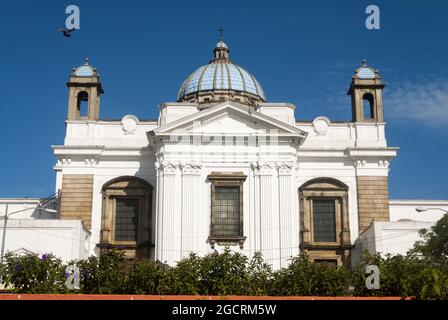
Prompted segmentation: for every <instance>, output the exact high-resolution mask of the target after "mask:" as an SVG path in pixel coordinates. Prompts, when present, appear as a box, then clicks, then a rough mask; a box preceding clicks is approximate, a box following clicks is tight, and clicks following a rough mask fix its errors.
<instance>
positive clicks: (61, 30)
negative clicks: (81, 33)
mask: <svg viewBox="0 0 448 320" xmlns="http://www.w3.org/2000/svg"><path fill="white" fill-rule="evenodd" d="M57 30H58V31H60V32H62V34H63V35H64V37H66V38H68V37H71V34H70V33H71V32H73V31H75V28H71V29H64V28H57Z"/></svg>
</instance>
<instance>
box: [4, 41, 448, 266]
mask: <svg viewBox="0 0 448 320" xmlns="http://www.w3.org/2000/svg"><path fill="white" fill-rule="evenodd" d="M213 54H214V56H213V59H212V60H211V61H210V62H209V63H208V64H206V65H204V66H202V67H200V68H198V69H197V70H196V71H194V72H193V73H192V74H191V75H190V76H189V77H188V78H187V79H186V80H185V81H184V82H183V83H182V85H181V88H180V90H179V92H178V96H177V100H176V102H166V103H162V104H160V106H159V118H158V119H157V120H154V121H146V120H139V119H138V118H137V117H135V116H133V115H125V116H124V117H123V118H122V119H121V120H116V121H115V120H103V119H101V117H100V97H101V95H102V94H103V89H102V84H101V81H100V77H99V75H98V73H97V70H96V69H95V68H94V67H93V66H92V65H91V64H90V63H89V62H88V61H86V62H85V63H84V64H83V65H81V66H79V67H78V68H75V69H74V70H73V72H72V74H71V76H70V78H69V82H68V83H67V86H68V90H69V94H68V100H69V101H68V115H67V120H66V137H65V141H64V144H63V145H54V146H53V151H54V155H55V157H56V159H57V162H56V165H55V166H54V169H55V171H56V188H55V190H56V191H57V192H59V195H60V196H59V198H58V199H57V207H58V214H57V216H56V217H53V218H56V219H53V220H56V221H54V223H58V222H59V223H68V222H67V221H74V223H80V224H82V226H83V229H84V231H82V232H81V233H79V232H80V231H79V230H78V229H79V227H76V228H77V229H76V230H77V231H76V232H75V233H76V234H77V235H79V237H80V238H79V241H75V242H74V243H72V244H71V246H74V247H75V249H74V252H76V253H79V252H81V253H79V255H78V258H79V257H84V256H87V255H90V254H98V253H99V252H101V250H108V249H111V248H120V249H124V250H125V251H126V254H127V255H128V256H129V257H146V258H150V259H155V260H160V261H166V262H167V263H169V264H174V263H175V262H176V261H178V260H180V259H181V258H182V257H185V256H187V255H188V254H189V253H190V252H195V253H198V254H201V255H202V254H206V253H208V252H212V251H213V250H218V251H221V250H223V249H224V248H225V247H229V248H231V250H234V251H238V252H242V253H244V254H246V255H248V256H252V255H253V254H254V253H255V252H257V251H259V252H261V253H262V254H263V258H264V259H265V260H266V261H267V262H268V263H269V264H271V265H272V266H273V267H274V268H279V267H284V266H286V265H287V264H288V259H289V258H290V257H291V256H294V255H297V254H298V253H299V252H303V251H305V252H307V253H308V254H309V255H310V257H311V258H312V259H314V260H317V261H324V262H328V263H334V264H339V265H347V266H349V265H350V264H351V260H352V259H353V258H356V257H357V256H359V252H360V250H362V249H368V250H371V251H372V250H373V251H384V252H391V253H394V252H399V253H404V252H401V251H405V250H406V248H409V247H410V246H412V243H413V241H415V240H416V239H417V238H418V234H417V231H418V229H420V228H421V227H428V226H430V225H431V224H433V223H434V222H435V221H436V220H437V219H438V218H439V217H441V215H440V214H436V213H434V214H431V215H426V216H423V215H420V216H418V214H417V213H416V212H415V210H414V208H415V207H417V206H422V205H423V206H433V207H447V208H448V201H440V202H434V201H432V202H431V201H426V202H425V201H420V202H409V201H395V202H394V201H390V200H389V193H388V174H389V166H390V163H391V162H392V161H393V159H394V158H395V157H396V155H397V151H398V148H396V147H393V146H389V145H388V143H387V139H386V133H385V126H386V125H385V121H384V115H383V101H382V91H383V88H384V84H383V82H382V80H381V76H380V73H379V71H378V70H375V69H373V68H371V67H369V66H368V65H367V64H366V63H365V62H364V63H363V64H362V65H361V66H360V67H359V68H358V69H356V71H355V74H354V76H353V77H352V79H351V82H350V83H349V90H348V95H350V96H351V109H352V114H353V117H352V119H351V120H350V121H346V122H341V121H338V122H332V121H331V120H330V119H328V118H326V117H317V118H316V119H314V120H313V121H312V122H304V121H301V120H300V119H296V118H295V116H294V110H295V106H294V105H293V104H290V103H285V102H269V101H268V100H267V98H266V96H265V93H264V91H263V88H262V87H261V85H260V83H259V82H258V81H257V80H256V78H255V77H254V76H253V75H252V74H250V73H249V72H248V71H246V70H245V69H243V68H242V67H240V66H239V65H237V64H235V63H233V61H232V60H230V56H229V49H228V47H227V45H226V44H225V43H224V42H223V41H222V40H221V41H219V42H218V43H217V44H216V46H215V48H214V51H213ZM83 105H87V108H86V110H83V109H82V106H83ZM106 107H107V106H106ZM349 107H350V106H347V108H349ZM83 112H84V113H83ZM4 202H5V201H3V202H2V201H0V204H4ZM47 218H48V217H47ZM27 219H28V220H33V219H35V220H36V218H32V217H28V218H26V217H24V220H27ZM43 228H45V227H43ZM74 228H75V227H74ZM375 228H376V229H375ZM72 231H73V230H72ZM72 231H71V232H72ZM48 232H50V231H47V233H48ZM13 233H14V232H12V231H11V236H13ZM400 234H404V236H405V237H406V235H408V236H407V238H406V241H404V242H403V241H402V242H400V244H399V245H398V244H396V245H394V242H393V241H392V242H390V241H389V242H387V241H388V239H394V237H393V236H394V235H400ZM391 236H392V238H389V237H391ZM30 241H32V240H30ZM55 245H56V244H54V243H51V241H50V240H48V248H50V247H52V246H55ZM76 245H78V246H79V248H81V250H79V248H78V249H76ZM394 246H396V248H397V250H395V251H394V248H395V247H394ZM44 247H45V246H44ZM9 249H14V248H12V247H9ZM63 250H64V248H63V247H58V249H55V250H54V251H55V252H54V253H55V254H58V253H57V252H56V251H63ZM72 250H73V249H72ZM47 251H51V250H47ZM71 257H72V258H76V254H75V255H73V256H71Z"/></svg>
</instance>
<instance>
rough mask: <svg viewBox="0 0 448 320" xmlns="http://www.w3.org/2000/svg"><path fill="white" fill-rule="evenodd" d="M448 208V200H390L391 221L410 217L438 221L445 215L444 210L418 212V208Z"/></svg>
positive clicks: (411, 218) (425, 220) (414, 219)
mask: <svg viewBox="0 0 448 320" xmlns="http://www.w3.org/2000/svg"><path fill="white" fill-rule="evenodd" d="M419 207H422V208H426V209H430V208H432V209H435V208H441V209H444V210H448V200H390V201H389V211H390V221H399V220H402V219H410V220H413V221H423V222H436V221H437V220H439V219H440V218H442V216H443V215H444V212H443V211H442V210H428V211H425V212H417V211H416V210H415V209H416V208H419Z"/></svg>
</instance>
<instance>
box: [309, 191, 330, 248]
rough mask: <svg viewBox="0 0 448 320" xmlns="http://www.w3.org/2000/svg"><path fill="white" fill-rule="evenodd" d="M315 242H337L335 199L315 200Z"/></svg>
mask: <svg viewBox="0 0 448 320" xmlns="http://www.w3.org/2000/svg"><path fill="white" fill-rule="evenodd" d="M313 238H314V242H336V212H335V201H334V200H324V199H314V200H313Z"/></svg>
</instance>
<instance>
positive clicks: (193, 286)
mask: <svg viewBox="0 0 448 320" xmlns="http://www.w3.org/2000/svg"><path fill="white" fill-rule="evenodd" d="M200 268H201V258H200V257H199V256H197V255H196V254H194V253H191V254H190V255H189V257H188V258H184V259H182V260H180V261H179V262H178V263H177V264H176V266H175V267H174V268H173V269H172V270H171V277H172V282H171V286H172V291H173V293H174V294H181V295H196V294H201V293H202V292H200V291H201V290H200V285H199V270H200Z"/></svg>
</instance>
